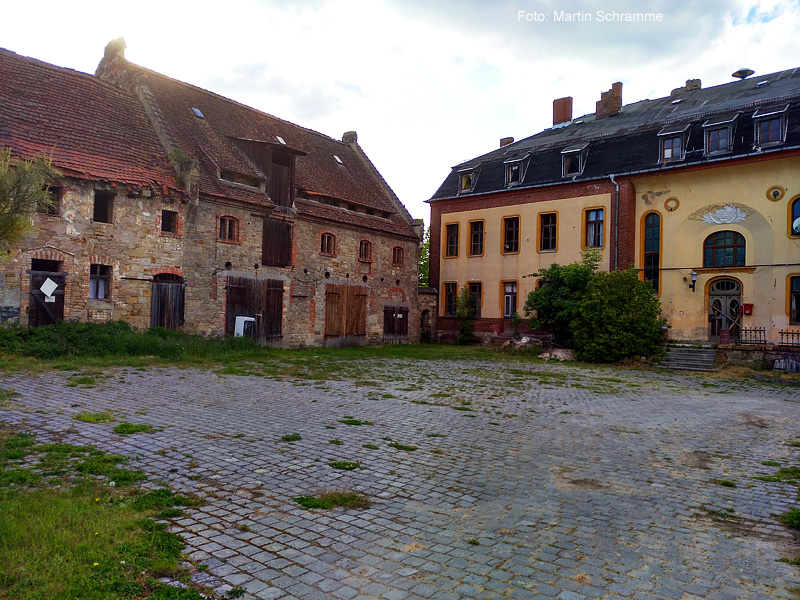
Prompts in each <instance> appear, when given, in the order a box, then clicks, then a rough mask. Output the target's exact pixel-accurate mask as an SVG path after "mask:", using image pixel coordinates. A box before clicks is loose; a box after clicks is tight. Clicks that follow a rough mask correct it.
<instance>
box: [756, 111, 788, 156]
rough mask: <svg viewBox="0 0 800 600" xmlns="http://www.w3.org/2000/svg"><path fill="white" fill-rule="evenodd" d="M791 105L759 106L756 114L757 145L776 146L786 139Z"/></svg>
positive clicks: (759, 146)
mask: <svg viewBox="0 0 800 600" xmlns="http://www.w3.org/2000/svg"><path fill="white" fill-rule="evenodd" d="M788 109H789V105H788V104H786V105H785V106H781V107H771V108H759V109H758V110H757V111H756V112H755V113H754V114H753V119H754V121H755V130H756V133H755V140H754V141H755V147H756V148H763V147H764V146H775V145H777V144H782V143H783V142H784V141H786V111H787V110H788Z"/></svg>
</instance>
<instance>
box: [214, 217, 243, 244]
mask: <svg viewBox="0 0 800 600" xmlns="http://www.w3.org/2000/svg"><path fill="white" fill-rule="evenodd" d="M219 240H220V241H223V242H238V241H239V219H237V218H235V217H220V218H219Z"/></svg>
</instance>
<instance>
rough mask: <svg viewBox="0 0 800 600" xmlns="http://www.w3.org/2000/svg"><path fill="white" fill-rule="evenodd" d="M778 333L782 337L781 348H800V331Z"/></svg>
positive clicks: (786, 330)
mask: <svg viewBox="0 0 800 600" xmlns="http://www.w3.org/2000/svg"><path fill="white" fill-rule="evenodd" d="M778 333H779V334H780V336H781V346H790V347H795V348H796V347H800V329H783V330H781V331H779V332H778Z"/></svg>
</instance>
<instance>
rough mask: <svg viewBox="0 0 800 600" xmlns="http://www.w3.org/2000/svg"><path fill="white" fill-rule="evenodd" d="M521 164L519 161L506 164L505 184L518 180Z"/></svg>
mask: <svg viewBox="0 0 800 600" xmlns="http://www.w3.org/2000/svg"><path fill="white" fill-rule="evenodd" d="M521 170H522V165H521V164H520V163H519V162H514V163H511V164H510V165H506V185H517V184H518V183H519V182H520V179H521V178H520V171H521Z"/></svg>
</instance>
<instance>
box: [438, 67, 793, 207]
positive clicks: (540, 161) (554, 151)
mask: <svg viewBox="0 0 800 600" xmlns="http://www.w3.org/2000/svg"><path fill="white" fill-rule="evenodd" d="M764 82H767V83H764ZM787 104H788V105H789V112H788V131H787V135H786V141H785V143H784V144H783V145H782V146H780V147H777V148H772V149H770V150H769V151H779V150H780V149H781V148H786V147H795V146H800V68H796V69H790V70H787V71H781V72H778V73H772V74H770V75H762V76H754V77H751V78H748V79H744V80H741V81H735V82H732V83H727V84H723V85H718V86H714V87H709V88H706V89H694V90H686V89H684V90H681V91H675V92H673V94H671V95H670V96H667V97H665V98H659V99H656V100H643V101H641V102H635V103H632V104H628V105H626V106H623V107H622V110H621V111H620V112H619V113H618V114H616V115H613V116H607V117H603V118H600V119H598V118H596V116H595V115H594V114H591V115H584V116H582V117H576V118H575V119H573V120H572V121H571V122H569V123H566V124H563V125H560V126H555V127H553V128H551V129H546V130H544V131H542V132H540V133H538V134H536V135H533V136H530V137H528V138H525V139H522V140H519V141H518V142H515V143H513V144H509V145H507V146H503V147H502V148H499V149H497V150H493V151H492V152H489V153H487V154H484V155H482V156H479V157H477V158H474V159H472V160H469V161H466V162H464V163H462V164H460V165H457V166H455V167H453V169H452V171H451V173H450V175H449V176H448V177H447V179H446V180H445V181H444V182H443V183H442V185H441V186H440V187H439V189H438V190H437V192H436V193H435V194H434V195H433V197H432V198H431V200H437V199H443V198H452V197H455V196H459V197H469V196H471V195H474V194H481V193H490V192H498V191H503V190H506V189H508V188H507V186H506V181H505V165H504V162H506V161H509V160H514V159H523V160H524V161H526V167H527V168H526V170H525V176H524V180H523V181H522V182H521V184H520V185H517V186H514V189H519V188H524V187H527V186H538V185H553V184H558V183H567V182H572V181H585V180H591V179H597V178H600V177H607V176H608V175H610V174H620V173H636V172H647V171H653V170H661V169H673V168H676V167H679V166H682V165H688V164H702V163H703V162H707V161H710V160H718V159H719V158H720V157H719V156H707V155H706V154H705V153H704V134H703V124H704V123H706V122H707V121H709V120H712V122H715V121H721V120H728V119H730V118H732V117H735V127H736V129H735V132H736V133H735V142H734V144H733V147H732V149H731V152H729V153H728V154H726V155H725V156H724V158H727V157H737V156H745V155H748V154H752V153H753V152H754V149H753V136H754V124H753V118H752V117H753V114H754V113H755V112H756V111H757V110H758V109H759V108H762V109H763V107H771V106H780V107H781V108H782V107H784V106H786V105H787ZM737 115H738V116H737ZM687 127H688V131H687V133H688V137H687V141H688V144H687V147H686V149H685V150H686V156H685V158H684V159H683V160H681V161H675V162H670V163H661V162H659V160H660V156H659V138H658V133H659V132H660V131H662V130H664V132H666V130H667V129H676V128H677V129H679V130H681V131H683V129H684V128H687ZM665 128H666V129H665ZM586 144H588V146H587V147H586V165H585V168H584V171H583V173H582V174H581V175H579V176H576V177H574V178H573V177H568V178H565V177H562V172H561V168H562V162H561V160H562V158H561V152H562V151H563V150H565V149H567V148H575V147H576V146H583V145H586ZM463 169H477V171H476V173H477V179H476V183H475V187H474V189H473V190H472V192H468V193H461V194H459V193H457V190H458V171H459V170H463Z"/></svg>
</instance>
